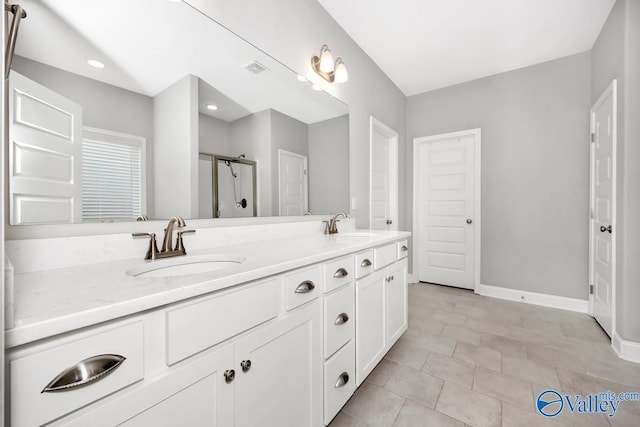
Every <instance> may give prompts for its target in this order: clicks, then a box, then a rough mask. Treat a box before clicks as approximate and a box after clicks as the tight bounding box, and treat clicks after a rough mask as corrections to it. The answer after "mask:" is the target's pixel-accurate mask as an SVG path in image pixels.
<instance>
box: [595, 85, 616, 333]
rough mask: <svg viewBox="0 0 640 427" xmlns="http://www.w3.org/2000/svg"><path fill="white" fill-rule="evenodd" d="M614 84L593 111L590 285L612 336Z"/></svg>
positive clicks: (599, 317) (598, 317)
mask: <svg viewBox="0 0 640 427" xmlns="http://www.w3.org/2000/svg"><path fill="white" fill-rule="evenodd" d="M615 109H616V107H615V85H612V86H610V87H609V89H607V91H605V93H604V94H603V95H602V96H601V97H600V99H599V100H598V102H596V104H595V105H594V107H593V108H592V112H591V114H592V131H593V139H594V143H593V147H592V156H591V209H592V213H593V215H592V216H593V218H592V219H591V221H590V223H591V230H590V236H591V269H592V271H591V283H592V284H593V286H594V288H593V315H594V317H595V319H596V320H597V321H598V323H600V325H601V326H602V328H603V329H604V330H605V331H606V332H607V334H609V336H611V334H612V332H613V320H612V315H613V281H614V266H613V265H614V264H613V263H614V259H613V256H614V253H613V252H614V246H613V245H614V242H613V240H614V239H613V237H614V235H613V233H615V229H613V222H614V209H615V208H614V194H615V193H614V188H615V187H614V186H615V172H614V171H615V166H614V161H615V158H614V144H615V129H616V116H615Z"/></svg>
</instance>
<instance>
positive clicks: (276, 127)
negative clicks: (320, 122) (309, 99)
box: [271, 110, 309, 215]
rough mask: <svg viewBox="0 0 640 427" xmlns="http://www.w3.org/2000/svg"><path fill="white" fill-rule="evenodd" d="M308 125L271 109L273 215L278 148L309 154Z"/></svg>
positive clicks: (276, 206) (276, 204) (275, 211)
mask: <svg viewBox="0 0 640 427" xmlns="http://www.w3.org/2000/svg"><path fill="white" fill-rule="evenodd" d="M308 134H309V131H308V127H307V124H306V123H303V122H301V121H299V120H296V119H294V118H292V117H289V116H287V115H286V114H282V113H281V112H279V111H276V110H271V165H272V166H271V169H272V170H271V206H272V209H273V215H279V212H280V210H279V206H280V189H279V177H278V164H279V160H278V150H279V149H282V150H287V151H290V152H292V153H296V154H300V155H303V156H307V157H308V156H309V148H308V147H309V144H308V141H307V139H308Z"/></svg>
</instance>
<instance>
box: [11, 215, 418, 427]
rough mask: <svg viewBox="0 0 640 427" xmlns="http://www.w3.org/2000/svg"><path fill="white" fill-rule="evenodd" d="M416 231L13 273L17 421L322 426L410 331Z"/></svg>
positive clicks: (202, 233) (318, 235)
mask: <svg viewBox="0 0 640 427" xmlns="http://www.w3.org/2000/svg"><path fill="white" fill-rule="evenodd" d="M253 227H256V230H254V231H257V232H259V231H260V226H253ZM267 234H268V233H267ZM409 235H410V234H409V233H406V232H392V231H376V232H371V231H360V230H353V229H352V230H344V231H342V230H341V231H340V233H338V234H330V235H325V234H322V232H321V231H320V230H319V231H318V232H314V233H308V234H307V233H302V234H298V235H295V233H294V235H290V236H283V237H282V238H280V239H277V240H272V239H270V240H264V239H263V240H257V241H249V240H250V239H244V241H242V242H241V241H240V240H242V239H240V240H238V239H236V243H234V244H229V245H218V246H216V247H210V248H207V247H206V240H207V230H200V229H198V230H197V233H196V234H195V235H192V236H189V243H193V245H192V246H193V247H194V248H195V249H194V250H190V251H189V254H188V255H186V256H181V257H175V258H168V259H161V260H156V261H144V260H143V255H144V253H143V252H141V253H140V257H138V258H135V259H131V258H127V259H114V260H110V262H103V263H98V264H90V263H84V264H82V265H73V266H66V267H64V268H55V269H50V270H45V271H31V272H24V273H21V272H20V271H18V273H19V274H16V276H15V277H14V285H15V291H16V296H15V298H16V299H15V313H16V314H15V316H16V318H15V326H14V327H13V328H12V329H9V330H7V331H6V335H5V337H6V341H7V345H8V347H9V348H8V350H7V377H8V381H7V396H8V398H7V399H8V401H7V409H8V410H9V418H8V420H9V421H10V425H13V426H37V425H44V424H46V425H64V426H87V425H91V426H97V425H104V426H114V425H127V426H129V425H131V426H150V425H153V426H160V425H166V426H175V425H185V426H214V425H217V426H279V427H281V426H282V427H284V426H292V427H301V426H303V427H304V426H321V425H326V424H328V423H329V422H330V421H331V420H332V419H333V417H334V416H335V415H336V414H337V413H338V411H339V410H340V408H341V407H342V406H343V405H344V404H345V403H346V401H347V400H348V399H349V397H350V396H351V395H352V394H353V393H354V391H355V389H356V387H357V386H358V385H360V384H361V383H362V382H363V381H364V379H365V378H366V377H367V375H368V374H369V373H371V371H372V370H373V368H374V367H375V366H376V365H377V363H378V362H379V361H380V360H381V359H382V358H383V357H384V355H385V354H386V352H387V351H388V350H389V349H390V348H391V346H392V345H393V344H394V343H395V342H396V341H397V339H398V338H399V337H400V335H401V334H402V333H403V332H404V331H405V330H406V328H407V255H408V244H407V238H408V237H409ZM129 239H130V237H129ZM185 241H186V237H185ZM185 243H186V242H185ZM137 244H138V243H137ZM189 247H190V246H188V248H189ZM103 250H105V252H106V251H108V250H107V249H104V248H103ZM9 252H10V253H11V248H10V251H9ZM18 252H19V251H16V250H15V248H14V253H18Z"/></svg>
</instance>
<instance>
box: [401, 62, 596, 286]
mask: <svg viewBox="0 0 640 427" xmlns="http://www.w3.org/2000/svg"><path fill="white" fill-rule="evenodd" d="M589 82H590V55H589V53H582V54H578V55H573V56H570V57H566V58H562V59H558V60H555V61H550V62H546V63H543V64H539V65H535V66H531V67H527V68H523V69H520V70H516V71H511V72H508V73H503V74H498V75H495V76H491V77H487V78H483V79H479V80H475V81H472V82H468V83H463V84H460V85H456V86H452V87H448V88H444V89H440V90H436V91H432V92H427V93H424V94H420V95H416V96H412V97H409V98H408V100H407V136H408V138H409V140H410V141H412V140H413V138H417V137H421V136H428V135H437V134H441V133H447V132H454V131H459V130H465V129H472V128H481V129H482V155H481V162H482V196H481V201H482V255H481V256H482V261H481V283H482V284H484V285H492V286H500V287H505V288H512V289H518V290H524V291H531V292H540V293H546V294H551V295H559V296H566V297H572V298H580V299H587V298H588V287H587V283H588V278H587V277H588V234H587V233H588V219H587V209H588V204H589V203H588V201H589V191H588V188H589V186H588V183H589V144H588V136H589ZM406 165H407V167H406V175H405V176H406V179H407V188H412V153H411V152H408V155H407V159H406ZM408 207H409V209H407V210H405V214H406V216H407V224H412V205H410V206H408Z"/></svg>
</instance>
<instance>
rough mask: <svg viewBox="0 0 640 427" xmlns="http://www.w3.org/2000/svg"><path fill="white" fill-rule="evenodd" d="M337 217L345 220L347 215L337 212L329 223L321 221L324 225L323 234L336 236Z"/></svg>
mask: <svg viewBox="0 0 640 427" xmlns="http://www.w3.org/2000/svg"><path fill="white" fill-rule="evenodd" d="M339 216H342V217H343V218H346V217H347V214H346V213H344V212H338V213H337V214H335V215H334V216H333V218H331V219H330V220H329V221H322V222H324V223H325V227H324V234H336V233H337V232H338V222H340V220H339V219H338V217H339Z"/></svg>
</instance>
